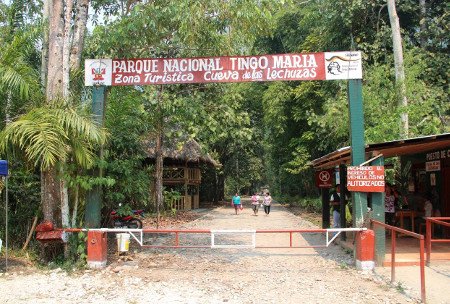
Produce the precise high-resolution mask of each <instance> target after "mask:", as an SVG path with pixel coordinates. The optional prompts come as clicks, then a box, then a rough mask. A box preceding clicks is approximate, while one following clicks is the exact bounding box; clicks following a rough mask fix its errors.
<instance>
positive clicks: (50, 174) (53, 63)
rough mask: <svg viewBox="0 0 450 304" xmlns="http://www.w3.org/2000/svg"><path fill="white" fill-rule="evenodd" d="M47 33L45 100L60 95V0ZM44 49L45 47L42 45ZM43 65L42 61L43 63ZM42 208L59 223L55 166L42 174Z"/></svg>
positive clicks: (61, 17) (49, 219)
mask: <svg viewBox="0 0 450 304" xmlns="http://www.w3.org/2000/svg"><path fill="white" fill-rule="evenodd" d="M50 12H51V14H50V19H49V35H48V65H47V73H46V74H47V86H46V98H47V102H50V101H51V100H53V99H56V98H59V97H62V68H61V63H62V55H63V52H62V50H63V34H64V4H63V1H62V0H54V1H53V2H52V5H51V10H50ZM44 49H45V47H44ZM43 65H44V63H43ZM42 177H43V178H42V180H41V183H43V184H42V187H41V189H42V191H41V192H42V193H41V195H42V198H41V200H42V210H43V213H44V220H48V221H51V222H53V223H54V224H55V225H57V226H59V225H61V222H60V221H59V220H58V221H57V220H56V219H57V217H56V216H57V213H58V211H59V210H58V209H59V206H60V203H61V191H60V182H59V180H58V178H57V176H56V170H55V168H50V169H48V170H47V171H44V172H43V174H42Z"/></svg>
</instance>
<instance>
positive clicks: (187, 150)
mask: <svg viewBox="0 0 450 304" xmlns="http://www.w3.org/2000/svg"><path fill="white" fill-rule="evenodd" d="M145 147H146V151H147V155H148V161H149V162H150V163H155V142H154V141H151V140H150V141H147V142H146V143H145ZM162 155H163V167H164V169H163V187H164V188H165V190H168V191H170V190H174V191H177V192H179V193H181V197H180V199H178V200H176V202H175V206H174V207H175V208H176V209H177V210H191V209H197V208H199V206H200V193H199V192H200V184H201V182H202V175H201V170H200V166H201V165H202V164H206V165H207V166H209V167H211V169H212V170H214V168H215V167H219V166H220V165H219V164H218V163H217V162H216V161H215V160H214V159H213V158H212V157H211V156H209V155H208V154H207V153H204V152H203V151H202V148H201V146H200V144H199V143H198V142H196V141H195V140H193V139H191V140H188V141H187V142H186V143H185V144H184V145H178V144H177V143H167V142H165V143H164V146H163V149H162ZM153 189H154V187H153ZM153 193H154V191H153Z"/></svg>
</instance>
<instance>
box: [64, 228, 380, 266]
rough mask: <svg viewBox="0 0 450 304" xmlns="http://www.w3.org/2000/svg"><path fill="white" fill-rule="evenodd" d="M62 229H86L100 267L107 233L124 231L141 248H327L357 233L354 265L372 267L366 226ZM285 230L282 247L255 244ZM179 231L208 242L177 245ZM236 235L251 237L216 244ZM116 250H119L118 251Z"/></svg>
mask: <svg viewBox="0 0 450 304" xmlns="http://www.w3.org/2000/svg"><path fill="white" fill-rule="evenodd" d="M63 231H64V232H82V231H87V234H88V238H87V256H88V258H87V263H88V266H89V267H90V268H103V267H105V266H106V264H107V251H108V248H107V247H108V245H107V233H108V232H113V233H128V234H129V235H130V236H131V238H132V239H134V240H135V241H136V242H137V243H138V244H139V245H140V246H141V247H145V248H211V249H213V248H324V247H328V246H329V245H330V244H331V243H332V242H333V241H334V240H335V239H336V238H337V237H338V236H339V234H341V232H358V234H357V246H356V247H357V248H356V249H357V251H356V257H355V258H356V266H357V267H358V268H359V269H373V267H374V254H373V253H374V233H373V231H372V230H367V228H333V229H290V230H289V229H285V230H209V229H204V230H202V229H197V230H187V229H186V230H183V229H129V228H98V229H84V228H67V229H63ZM144 233H152V234H174V235H175V240H174V244H173V245H146V244H144V236H143V235H144ZM257 233H258V234H268V233H278V234H283V233H284V234H287V233H289V245H285V246H257V244H256V234H257ZM294 233H325V244H321V245H309V246H294V244H293V235H294ZM181 234H206V235H209V236H210V239H211V242H210V244H208V245H180V235H181ZM230 234H232V235H239V234H244V235H248V236H251V243H248V244H219V243H217V242H216V240H217V236H219V235H230ZM119 253H120V252H119Z"/></svg>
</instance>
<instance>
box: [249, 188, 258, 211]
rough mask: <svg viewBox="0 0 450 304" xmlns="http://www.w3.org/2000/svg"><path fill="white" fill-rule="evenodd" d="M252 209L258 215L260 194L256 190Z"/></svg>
mask: <svg viewBox="0 0 450 304" xmlns="http://www.w3.org/2000/svg"><path fill="white" fill-rule="evenodd" d="M251 200H252V209H253V214H254V215H258V209H259V195H258V193H256V192H255V194H253V195H252V198H251Z"/></svg>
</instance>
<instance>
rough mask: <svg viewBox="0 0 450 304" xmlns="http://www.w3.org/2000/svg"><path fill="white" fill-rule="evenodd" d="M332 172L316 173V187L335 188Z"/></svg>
mask: <svg viewBox="0 0 450 304" xmlns="http://www.w3.org/2000/svg"><path fill="white" fill-rule="evenodd" d="M332 173H333V171H332V170H322V171H316V187H319V188H331V187H333V178H332V176H333V175H332Z"/></svg>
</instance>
